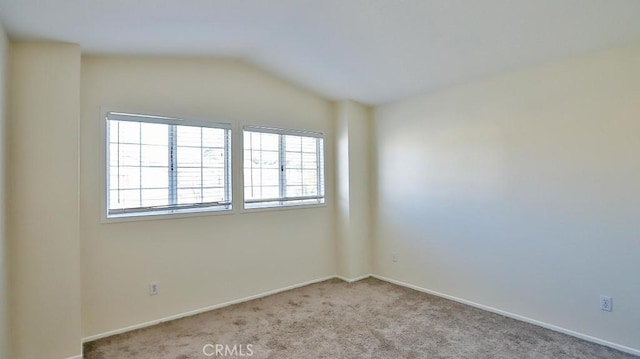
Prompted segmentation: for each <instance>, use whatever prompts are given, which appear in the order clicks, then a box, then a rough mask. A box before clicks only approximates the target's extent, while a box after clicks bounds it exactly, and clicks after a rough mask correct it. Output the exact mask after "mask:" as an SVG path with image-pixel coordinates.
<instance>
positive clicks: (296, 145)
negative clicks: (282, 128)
mask: <svg viewBox="0 0 640 359" xmlns="http://www.w3.org/2000/svg"><path fill="white" fill-rule="evenodd" d="M284 138H285V150H286V151H291V152H300V148H301V147H300V146H301V144H302V138H301V137H300V136H284Z"/></svg>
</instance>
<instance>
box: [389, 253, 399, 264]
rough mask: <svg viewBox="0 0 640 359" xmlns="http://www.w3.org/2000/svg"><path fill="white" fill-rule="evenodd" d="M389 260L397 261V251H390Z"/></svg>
mask: <svg viewBox="0 0 640 359" xmlns="http://www.w3.org/2000/svg"><path fill="white" fill-rule="evenodd" d="M391 261H392V262H397V261H398V253H396V252H393V253H391Z"/></svg>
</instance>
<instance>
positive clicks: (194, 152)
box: [176, 147, 202, 167]
mask: <svg viewBox="0 0 640 359" xmlns="http://www.w3.org/2000/svg"><path fill="white" fill-rule="evenodd" d="M176 151H177V152H178V153H177V154H178V167H200V166H201V165H202V158H201V157H200V156H202V150H201V149H200V148H193V147H178V148H177V150H176Z"/></svg>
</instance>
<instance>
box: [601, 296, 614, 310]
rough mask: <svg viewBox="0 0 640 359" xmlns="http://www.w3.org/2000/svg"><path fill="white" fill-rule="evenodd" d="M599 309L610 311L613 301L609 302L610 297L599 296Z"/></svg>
mask: <svg viewBox="0 0 640 359" xmlns="http://www.w3.org/2000/svg"><path fill="white" fill-rule="evenodd" d="M600 310H604V311H605V312H610V311H612V310H613V303H612V302H611V297H609V296H607V295H601V296H600Z"/></svg>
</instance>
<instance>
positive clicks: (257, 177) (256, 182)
mask: <svg viewBox="0 0 640 359" xmlns="http://www.w3.org/2000/svg"><path fill="white" fill-rule="evenodd" d="M249 173H250V177H249V181H250V182H249V183H248V184H249V185H250V186H254V187H260V186H262V170H260V169H253V171H250V172H249Z"/></svg>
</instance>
